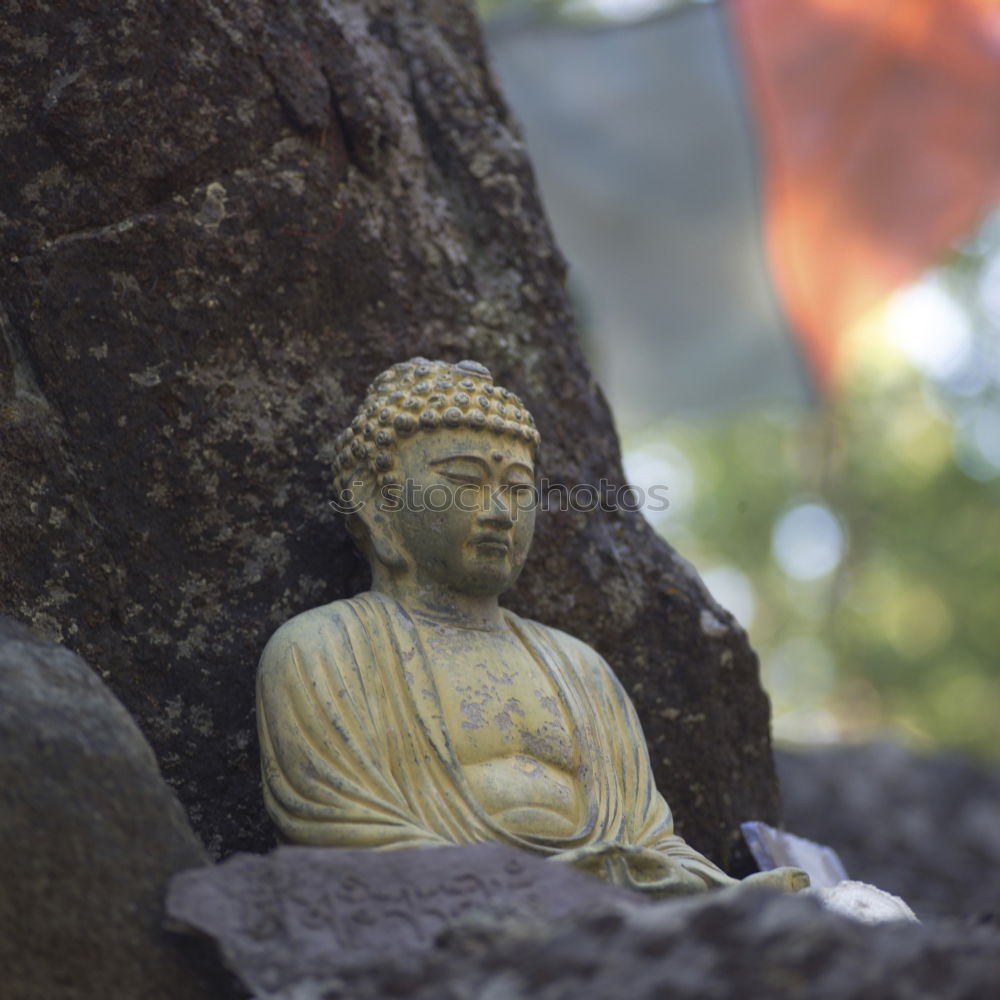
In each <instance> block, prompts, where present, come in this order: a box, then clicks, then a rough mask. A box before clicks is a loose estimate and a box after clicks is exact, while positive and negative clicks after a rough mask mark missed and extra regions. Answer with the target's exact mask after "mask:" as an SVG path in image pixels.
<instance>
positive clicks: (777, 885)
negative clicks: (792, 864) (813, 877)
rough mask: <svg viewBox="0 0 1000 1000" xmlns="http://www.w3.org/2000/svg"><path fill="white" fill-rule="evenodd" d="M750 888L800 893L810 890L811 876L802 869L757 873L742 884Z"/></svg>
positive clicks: (777, 869)
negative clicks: (802, 890)
mask: <svg viewBox="0 0 1000 1000" xmlns="http://www.w3.org/2000/svg"><path fill="white" fill-rule="evenodd" d="M740 885H745V886H747V887H749V888H764V889H778V890H780V891H781V892H799V891H800V890H801V889H808V888H809V876H808V875H807V874H806V873H805V872H804V871H803V870H802V869H801V868H772V869H771V870H770V871H766V872H755V873H754V874H753V875H748V876H747V877H746V878H745V879H743V880H742V881H741V882H740Z"/></svg>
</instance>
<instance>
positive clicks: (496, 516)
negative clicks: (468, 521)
mask: <svg viewBox="0 0 1000 1000" xmlns="http://www.w3.org/2000/svg"><path fill="white" fill-rule="evenodd" d="M479 519H480V520H481V521H482V522H483V523H484V524H490V525H495V526H497V527H502V528H510V527H513V525H514V518H513V517H511V513H510V506H509V504H507V503H506V502H505V501H504V498H503V497H502V496H501V495H500V491H499V490H488V491H487V495H486V505H485V506H484V508H483V510H482V512H481V513H480V515H479Z"/></svg>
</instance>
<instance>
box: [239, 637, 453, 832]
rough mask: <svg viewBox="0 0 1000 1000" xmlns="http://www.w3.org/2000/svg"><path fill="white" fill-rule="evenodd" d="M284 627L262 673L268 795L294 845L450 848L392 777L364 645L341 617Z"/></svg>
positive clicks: (260, 711)
mask: <svg viewBox="0 0 1000 1000" xmlns="http://www.w3.org/2000/svg"><path fill="white" fill-rule="evenodd" d="M289 626H295V621H294V620H293V622H291V623H289V625H288V626H285V627H283V628H282V629H279V631H278V632H277V633H276V634H275V635H274V637H273V638H272V639H271V641H270V642H269V643H268V645H267V648H266V649H265V650H264V654H263V656H262V657H261V662H260V667H259V669H258V672H257V726H258V731H259V734H260V745H261V771H262V776H263V784H264V801H265V804H266V806H267V810H268V813H269V814H270V815H271V818H272V820H273V821H274V823H275V825H276V826H277V828H278V831H279V833H280V835H281V838H282V839H283V840H285V841H287V842H291V843H295V844H303V845H309V846H318V847H353V848H360V847H364V848H380V849H394V848H401V847H421V846H444V845H446V844H448V843H449V842H448V841H447V840H445V839H443V838H442V837H440V836H438V835H436V834H435V833H433V832H431V831H429V830H427V829H425V828H424V827H423V826H422V825H421V824H420V822H419V819H418V818H417V817H416V816H415V815H414V814H413V811H412V809H411V808H410V807H409V805H408V803H407V801H406V796H405V793H404V791H403V790H402V789H401V788H400V787H399V783H398V782H397V781H395V780H393V777H392V775H391V774H390V769H389V767H388V766H387V763H386V757H385V754H384V748H382V747H381V746H380V737H381V736H382V735H383V733H384V728H385V727H384V723H383V720H381V719H379V718H376V717H375V714H376V713H377V711H378V706H377V701H373V700H372V698H370V697H368V696H367V693H366V692H365V691H364V690H363V688H364V681H363V678H364V676H365V670H364V667H365V664H364V663H363V662H361V663H359V662H358V659H359V656H360V658H361V659H362V660H363V658H364V657H363V654H364V651H363V650H358V649H356V648H354V646H353V644H352V643H351V642H350V641H349V639H348V637H347V635H346V633H345V632H344V631H343V630H341V629H339V628H337V627H336V623H335V622H334V623H333V624H329V623H325V627H324V629H323V630H322V632H318V631H317V630H316V629H315V628H313V629H311V630H310V629H306V628H303V627H302V626H301V625H300V626H299V627H298V628H294V627H293V628H289Z"/></svg>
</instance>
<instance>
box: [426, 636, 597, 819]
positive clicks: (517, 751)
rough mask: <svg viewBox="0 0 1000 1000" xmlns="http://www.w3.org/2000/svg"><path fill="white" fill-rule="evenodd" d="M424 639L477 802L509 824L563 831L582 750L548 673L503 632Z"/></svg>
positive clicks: (576, 799) (572, 809)
mask: <svg viewBox="0 0 1000 1000" xmlns="http://www.w3.org/2000/svg"><path fill="white" fill-rule="evenodd" d="M423 639H424V644H425V648H426V649H427V652H428V654H429V659H430V661H431V671H432V675H433V677H434V682H435V687H436V689H437V698H438V701H439V703H440V711H441V713H442V721H443V722H444V725H445V728H446V729H447V731H448V735H449V739H450V741H451V745H452V747H453V749H454V751H455V755H456V757H457V758H458V763H459V765H460V766H461V767H462V770H463V774H464V776H465V778H466V780H467V781H468V783H469V784H470V786H471V787H472V788H473V790H474V791H475V793H476V796H477V798H478V799H479V801H480V803H481V804H482V805H483V806H484V808H486V810H487V811H488V812H489V813H490V814H491V815H493V816H494V818H498V819H499V818H501V817H503V822H504V823H505V825H507V826H509V827H511V828H514V827H517V828H520V827H522V826H525V825H526V826H525V832H537V828H538V826H539V823H540V822H541V823H542V824H543V826H544V827H545V828H546V829H547V830H549V831H550V832H551V833H552V834H553V835H562V834H566V833H568V832H569V831H570V829H571V828H572V827H573V825H575V823H576V822H577V821H578V818H579V810H580V807H581V791H580V788H579V787H578V786H579V780H578V779H579V773H580V765H581V760H580V750H579V747H578V746H577V743H576V740H575V739H574V737H573V726H572V722H571V720H570V719H569V717H568V715H567V712H566V709H565V707H564V705H563V703H562V700H561V699H560V697H559V694H558V690H557V689H556V686H555V684H554V683H553V682H552V680H551V678H550V677H549V676H548V674H547V672H546V671H545V670H544V669H543V667H542V666H541V665H540V664H539V663H538V662H537V660H535V658H534V657H533V656H532V655H531V654H530V653H529V652H528V650H527V649H525V647H524V646H523V644H522V643H521V642H520V640H518V639H517V638H516V637H515V636H514V635H512V634H509V633H492V632H479V631H475V630H461V631H460V630H457V629H438V630H434V632H433V633H431V634H427V635H424V636H423ZM528 827H530V828H531V829H530V830H528ZM516 832H521V831H520V830H518V831H516Z"/></svg>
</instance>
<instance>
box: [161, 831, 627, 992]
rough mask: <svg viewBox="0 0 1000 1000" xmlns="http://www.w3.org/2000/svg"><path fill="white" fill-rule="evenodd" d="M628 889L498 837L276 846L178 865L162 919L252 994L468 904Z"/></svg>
mask: <svg viewBox="0 0 1000 1000" xmlns="http://www.w3.org/2000/svg"><path fill="white" fill-rule="evenodd" d="M644 903H645V900H644V899H643V898H642V897H641V896H639V895H638V894H635V893H632V892H629V891H627V890H625V889H620V888H618V887H615V886H610V885H607V884H605V883H603V882H600V881H598V880H596V879H593V878H590V877H588V876H585V875H581V874H580V873H578V872H575V871H573V870H571V869H568V868H566V867H564V866H563V865H561V864H558V863H554V862H550V861H545V860H543V859H541V858H537V857H534V856H533V855H530V854H526V853H524V852H521V851H516V850H513V849H511V848H508V847H502V846H500V845H498V844H476V845H473V846H469V847H442V848H429V849H414V850H401V851H387V852H380V851H348V850H338V849H334V848H314V847H279V848H278V849H277V850H275V851H272V852H271V853H270V854H267V855H256V854H240V855H236V856H235V857H233V858H230V859H229V860H228V861H226V862H224V863H223V864H220V865H209V866H206V867H204V868H196V869H192V870H190V871H186V872H181V873H180V874H179V875H176V876H175V877H174V879H173V880H172V882H171V884H170V890H169V893H168V896H167V917H168V926H169V927H170V928H171V929H172V930H175V931H182V932H195V933H201V934H205V935H207V936H209V937H211V938H214V939H215V941H216V942H217V943H218V945H219V947H220V949H221V951H222V955H223V957H224V959H225V960H226V962H227V964H228V965H229V966H230V968H231V969H232V970H233V971H234V972H235V973H236V974H237V975H238V976H239V977H240V978H241V979H242V980H243V982H244V983H245V984H246V986H247V987H248V988H249V989H251V990H253V992H254V993H255V995H256V996H257V997H260V998H261V1000H279V998H281V997H288V996H291V995H292V993H291V992H290V991H291V990H292V989H293V987H295V985H296V984H300V983H307V982H316V981H322V980H324V979H329V978H330V977H331V976H335V975H336V972H337V969H338V968H342V967H344V966H346V965H350V964H356V963H359V962H370V961H371V959H372V958H374V957H377V956H379V955H385V954H387V953H391V954H399V953H401V952H406V951H414V950H423V949H428V948H430V947H432V945H433V944H434V941H435V939H436V938H437V937H438V935H439V934H440V933H441V931H443V930H444V929H445V928H446V927H448V926H449V925H451V924H453V923H454V922H456V921H459V920H462V919H463V918H466V919H467V918H468V917H469V916H470V915H472V914H474V913H476V912H477V911H478V912H481V913H484V914H489V915H493V916H502V915H505V914H507V913H518V914H523V915H526V916H533V917H538V918H542V919H558V918H559V917H563V916H567V915H569V914H572V913H580V912H588V911H589V910H591V909H596V908H600V909H604V910H608V909H616V908H622V909H627V908H631V907H635V906H641V905H644Z"/></svg>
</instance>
